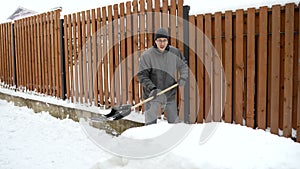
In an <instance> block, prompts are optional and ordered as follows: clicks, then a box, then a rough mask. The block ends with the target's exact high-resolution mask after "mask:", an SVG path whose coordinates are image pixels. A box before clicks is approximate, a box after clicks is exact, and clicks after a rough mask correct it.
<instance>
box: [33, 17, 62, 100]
mask: <svg viewBox="0 0 300 169" xmlns="http://www.w3.org/2000/svg"><path fill="white" fill-rule="evenodd" d="M50 15H51V13H50V12H47V46H51V32H50V30H51V27H50V26H51V17H50ZM47 57H48V74H49V79H48V81H49V85H48V87H47V88H48V91H49V95H52V91H53V89H52V86H53V80H52V77H53V72H52V64H53V62H52V49H51V48H48V51H47ZM67 68H68V67H67ZM36 71H37V69H36Z"/></svg>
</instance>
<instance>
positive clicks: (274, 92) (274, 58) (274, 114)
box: [270, 5, 281, 134]
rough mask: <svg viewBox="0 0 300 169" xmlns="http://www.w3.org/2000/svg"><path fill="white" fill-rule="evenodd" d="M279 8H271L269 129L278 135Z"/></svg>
mask: <svg viewBox="0 0 300 169" xmlns="http://www.w3.org/2000/svg"><path fill="white" fill-rule="evenodd" d="M278 18H280V6H279V5H276V6H273V7H272V50H271V64H270V66H271V72H270V74H271V89H270V116H271V118H270V120H271V121H270V127H271V133H273V134H278V127H279V119H278V118H279V92H280V90H279V89H280V26H281V24H280V19H278Z"/></svg>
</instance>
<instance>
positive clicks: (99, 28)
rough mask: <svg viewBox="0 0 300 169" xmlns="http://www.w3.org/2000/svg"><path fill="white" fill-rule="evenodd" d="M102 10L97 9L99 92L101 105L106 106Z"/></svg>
mask: <svg viewBox="0 0 300 169" xmlns="http://www.w3.org/2000/svg"><path fill="white" fill-rule="evenodd" d="M101 29H102V27H101V8H97V33H96V34H97V73H98V74H97V75H98V87H97V88H98V91H99V105H104V95H103V73H102V71H103V69H102V63H103V62H102V59H103V49H102V43H101V39H102V36H101V31H102V30H101Z"/></svg>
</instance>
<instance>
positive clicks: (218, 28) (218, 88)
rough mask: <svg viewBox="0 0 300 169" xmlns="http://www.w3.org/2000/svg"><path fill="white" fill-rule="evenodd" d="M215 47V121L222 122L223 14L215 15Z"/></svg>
mask: <svg viewBox="0 0 300 169" xmlns="http://www.w3.org/2000/svg"><path fill="white" fill-rule="evenodd" d="M214 34H215V40H214V47H215V50H214V51H213V67H212V68H213V102H212V105H213V110H214V111H213V120H214V121H217V122H220V121H221V119H222V109H223V108H222V98H223V94H222V85H223V83H222V78H223V77H222V74H221V72H222V70H221V68H222V62H221V59H222V58H221V57H222V13H221V12H217V13H215V18H214Z"/></svg>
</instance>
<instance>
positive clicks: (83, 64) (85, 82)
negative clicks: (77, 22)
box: [71, 11, 89, 103]
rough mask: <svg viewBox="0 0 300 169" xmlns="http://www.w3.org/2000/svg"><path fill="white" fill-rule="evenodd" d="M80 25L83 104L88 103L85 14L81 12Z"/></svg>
mask: <svg viewBox="0 0 300 169" xmlns="http://www.w3.org/2000/svg"><path fill="white" fill-rule="evenodd" d="M81 16H82V18H81V23H82V27H81V32H82V68H83V71H82V72H80V73H82V76H83V81H84V83H83V86H84V87H83V93H84V103H88V96H89V93H88V80H87V79H88V78H87V76H88V75H87V55H88V54H87V38H86V37H87V35H86V22H87V21H86V12H85V11H82V12H81ZM71 63H72V62H71ZM72 77H73V75H72V74H71V79H72Z"/></svg>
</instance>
